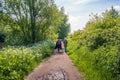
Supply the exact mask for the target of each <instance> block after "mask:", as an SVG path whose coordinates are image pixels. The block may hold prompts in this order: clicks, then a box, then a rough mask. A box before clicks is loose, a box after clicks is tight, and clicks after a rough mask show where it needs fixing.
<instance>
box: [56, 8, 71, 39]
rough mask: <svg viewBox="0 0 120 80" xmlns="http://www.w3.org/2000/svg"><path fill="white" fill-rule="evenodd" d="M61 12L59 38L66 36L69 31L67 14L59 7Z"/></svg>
mask: <svg viewBox="0 0 120 80" xmlns="http://www.w3.org/2000/svg"><path fill="white" fill-rule="evenodd" d="M61 13H62V15H63V16H64V18H63V20H62V24H61V25H60V28H59V31H58V34H59V38H60V39H64V38H65V37H67V36H68V34H69V32H70V24H69V23H68V17H67V15H65V10H64V7H61Z"/></svg>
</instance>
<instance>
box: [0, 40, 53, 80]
mask: <svg viewBox="0 0 120 80" xmlns="http://www.w3.org/2000/svg"><path fill="white" fill-rule="evenodd" d="M53 47H54V45H53V43H52V42H51V41H42V42H39V43H35V44H31V45H28V46H21V47H20V46H16V47H15V46H8V47H5V48H3V49H2V50H1V51H0V80H23V78H24V77H25V76H27V75H28V73H30V72H31V71H32V70H33V69H34V67H36V66H37V65H38V64H39V63H40V62H41V60H42V59H44V58H46V57H49V56H50V55H51V52H52V50H53Z"/></svg>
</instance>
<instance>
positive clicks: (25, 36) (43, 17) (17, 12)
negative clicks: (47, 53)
mask: <svg viewBox="0 0 120 80" xmlns="http://www.w3.org/2000/svg"><path fill="white" fill-rule="evenodd" d="M61 9H62V8H61ZM67 21H68V20H67V15H66V14H65V13H64V11H63V10H59V9H58V8H57V6H56V4H54V0H44V1H43V0H2V1H0V29H1V30H2V33H4V35H5V36H6V38H5V42H6V43H7V44H12V45H14V44H17V45H18V44H30V43H35V42H39V41H42V40H48V39H49V40H56V39H57V38H58V36H59V35H58V34H59V32H60V31H62V30H60V28H61V27H63V28H64V27H68V28H67V29H66V31H64V32H65V33H66V35H67V34H68V33H69V28H70V25H68V24H67ZM62 25H67V26H62ZM1 30H0V31H1Z"/></svg>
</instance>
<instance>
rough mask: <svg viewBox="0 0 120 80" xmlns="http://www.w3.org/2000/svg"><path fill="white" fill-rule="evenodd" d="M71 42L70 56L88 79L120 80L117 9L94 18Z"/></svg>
mask: <svg viewBox="0 0 120 80" xmlns="http://www.w3.org/2000/svg"><path fill="white" fill-rule="evenodd" d="M68 40H69V46H68V50H69V52H68V53H69V55H70V57H71V59H72V60H73V62H74V63H75V65H76V66H77V67H78V69H79V70H80V71H82V72H83V74H84V76H85V80H119V79H120V13H119V12H118V11H116V10H115V9H114V8H113V7H112V8H111V9H110V10H106V11H105V12H104V13H102V15H100V16H98V15H92V18H91V19H90V20H89V22H88V23H87V24H86V27H85V28H84V29H83V30H78V31H76V32H75V33H73V34H71V35H70V36H69V37H68Z"/></svg>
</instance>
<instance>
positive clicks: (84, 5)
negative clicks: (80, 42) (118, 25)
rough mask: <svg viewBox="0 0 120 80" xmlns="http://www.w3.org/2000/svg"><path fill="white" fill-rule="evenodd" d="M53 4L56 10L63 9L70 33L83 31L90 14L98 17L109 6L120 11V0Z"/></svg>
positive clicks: (63, 0)
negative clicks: (69, 25)
mask: <svg viewBox="0 0 120 80" xmlns="http://www.w3.org/2000/svg"><path fill="white" fill-rule="evenodd" d="M55 4H56V5H57V6H58V8H61V7H62V6H63V7H64V8H65V13H66V14H67V15H68V19H69V20H68V22H69V23H70V24H71V33H73V32H74V31H76V30H78V29H84V27H85V25H86V23H87V22H88V20H89V18H90V17H89V15H90V14H91V13H93V14H96V13H97V14H98V15H100V14H101V13H102V12H105V10H107V9H110V8H111V6H113V7H114V8H115V9H117V10H118V11H120V0H55Z"/></svg>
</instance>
